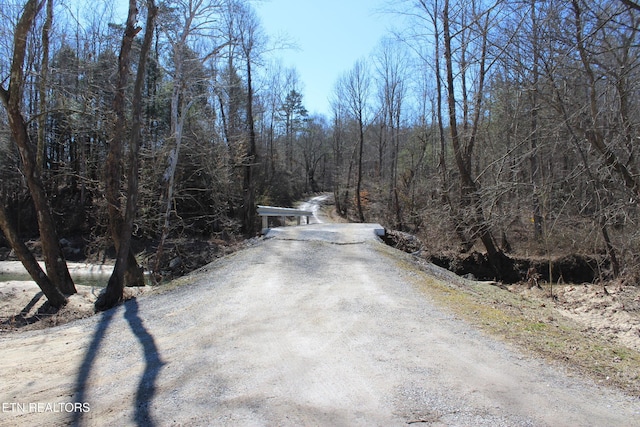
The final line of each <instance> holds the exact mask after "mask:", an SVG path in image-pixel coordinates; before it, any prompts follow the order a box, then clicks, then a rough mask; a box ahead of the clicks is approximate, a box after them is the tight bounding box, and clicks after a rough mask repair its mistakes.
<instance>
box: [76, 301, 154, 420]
mask: <svg viewBox="0 0 640 427" xmlns="http://www.w3.org/2000/svg"><path fill="white" fill-rule="evenodd" d="M123 305H124V308H125V313H124V318H125V319H126V320H127V322H128V323H129V327H130V328H131V330H132V331H133V333H134V334H135V336H136V337H137V338H138V341H139V342H140V344H141V345H142V348H143V350H144V359H145V367H144V372H143V373H142V376H141V377H140V382H139V383H138V390H137V392H136V400H135V402H134V404H135V415H134V420H135V423H136V425H138V426H154V425H155V422H154V421H153V418H152V417H151V414H150V412H149V404H150V401H151V399H152V398H153V395H154V394H155V389H156V384H155V382H156V379H157V377H158V374H159V373H160V369H162V366H163V365H164V363H163V362H162V360H161V359H160V354H159V353H158V347H157V346H156V343H155V340H154V339H153V335H151V334H150V333H149V331H148V330H147V329H146V328H145V327H144V325H143V323H142V319H140V316H138V302H137V301H136V299H135V298H134V299H131V300H129V301H126V302H125V303H124V304H123ZM116 311H117V308H114V309H111V310H107V311H105V312H103V313H102V318H101V319H100V321H99V323H98V327H97V329H96V331H95V333H94V335H93V340H92V341H91V344H90V345H89V348H88V349H87V353H86V355H85V358H84V360H83V361H82V364H81V365H80V369H79V371H78V378H77V380H76V387H75V390H76V395H75V401H76V402H80V403H84V402H86V394H87V382H88V380H89V376H90V374H91V369H92V367H93V364H94V362H95V359H96V356H97V354H98V350H99V349H100V345H101V344H102V341H103V339H104V336H105V333H106V331H107V329H108V327H109V324H110V323H111V321H112V320H113V316H114V314H115V313H116ZM116 345H117V344H116ZM88 403H89V404H91V402H88ZM82 416H83V412H82V411H76V412H74V414H73V420H72V422H71V425H73V426H80V425H82V423H81V421H82Z"/></svg>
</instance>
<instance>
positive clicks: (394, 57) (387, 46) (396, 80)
mask: <svg viewBox="0 0 640 427" xmlns="http://www.w3.org/2000/svg"><path fill="white" fill-rule="evenodd" d="M407 61H408V60H407V57H406V55H405V52H404V51H403V50H402V46H401V45H399V44H394V43H393V42H392V41H391V40H383V42H382V44H381V46H380V50H379V51H378V54H377V55H376V57H375V67H376V71H377V77H378V80H379V85H380V89H379V91H380V98H381V102H382V112H383V114H382V116H383V118H382V121H383V123H384V128H385V129H387V130H388V133H389V135H390V143H391V158H390V159H389V171H390V172H389V184H388V185H389V202H388V203H389V209H390V211H391V212H393V213H394V215H393V217H394V218H395V228H400V229H402V228H403V226H402V223H403V220H402V211H401V206H400V200H399V195H398V155H399V151H400V131H401V120H402V113H403V107H404V105H403V103H404V101H405V95H406V90H407V89H406V84H405V78H406V76H405V72H406V68H407V65H408V64H407Z"/></svg>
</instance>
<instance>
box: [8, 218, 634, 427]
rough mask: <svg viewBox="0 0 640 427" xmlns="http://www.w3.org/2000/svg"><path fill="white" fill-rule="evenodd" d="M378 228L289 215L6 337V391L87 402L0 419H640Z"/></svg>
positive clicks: (463, 422) (12, 397)
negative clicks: (164, 283) (280, 224)
mask: <svg viewBox="0 0 640 427" xmlns="http://www.w3.org/2000/svg"><path fill="white" fill-rule="evenodd" d="M374 228H375V225H353V224H345V225H336V224H326V225H323V224H316V225H310V226H301V227H289V228H283V229H278V231H277V232H275V233H270V234H269V235H268V236H267V238H266V239H264V240H262V241H261V242H259V243H257V244H255V245H253V246H251V247H248V248H247V249H244V250H241V251H239V252H237V253H235V254H232V255H230V256H227V257H225V258H223V259H220V260H217V261H215V262H214V263H212V264H210V265H208V266H206V267H204V268H202V269H200V270H198V271H197V272H195V273H194V274H192V275H191V276H189V277H188V278H187V279H186V280H185V279H182V281H186V282H188V284H186V285H183V286H180V287H177V288H175V289H173V290H171V291H167V292H164V293H162V294H159V295H151V296H144V297H140V298H138V299H135V300H131V301H129V302H127V303H126V304H124V305H123V306H121V307H118V308H117V309H115V310H112V311H109V312H106V313H104V314H101V315H97V316H94V317H93V318H90V319H83V320H80V321H77V322H74V323H71V324H68V325H64V326H61V327H57V328H52V329H49V330H43V331H30V332H26V333H22V334H13V335H6V336H3V337H1V338H0V358H1V359H2V360H3V370H2V382H0V403H5V404H6V403H16V402H22V403H30V402H51V403H56V402H86V403H88V404H89V405H90V411H89V412H86V413H78V412H76V413H71V414H70V413H66V412H58V413H52V412H48V413H44V412H37V411H22V412H21V411H16V410H11V411H3V412H0V425H6V426H10V425H11V426H14V425H30V426H32V425H66V424H68V423H69V422H76V423H77V424H79V425H103V424H106V423H109V424H113V425H161V426H165V425H167V426H168V425H281V426H289V425H291V426H294V425H296V426H297V425H327V426H329V425H331V426H334V425H407V424H417V425H433V426H440V425H442V426H445V425H446V426H469V425H474V426H500V425H504V426H544V425H572V426H580V425H628V426H632V425H640V422H639V421H638V420H640V402H638V400H637V398H635V399H634V398H631V397H628V396H625V395H623V394H621V393H619V392H617V391H615V390H610V389H606V388H604V387H598V386H596V385H595V384H593V383H590V382H588V381H583V380H581V379H579V378H571V377H568V376H567V375H565V374H564V373H563V372H561V371H559V370H558V368H555V367H551V366H549V365H547V364H545V363H544V362H543V361H541V360H537V359H533V358H530V357H527V356H524V355H522V354H519V353H518V352H516V351H515V350H513V349H510V348H509V347H507V346H506V345H504V344H502V343H501V342H498V341H495V340H493V339H491V338H489V337H487V336H486V335H484V334H483V333H481V332H479V331H477V330H475V329H473V328H472V327H470V326H469V325H467V324H466V323H464V322H462V321H460V320H458V319H457V318H455V317H454V316H453V315H452V314H450V313H448V312H446V311H444V310H441V309H439V308H438V307H436V306H435V305H433V304H432V303H431V302H430V301H428V300H427V299H426V298H425V296H424V295H423V294H422V293H420V292H419V290H418V286H417V284H418V283H419V282H420V281H424V280H426V279H427V276H426V275H424V274H421V273H416V272H415V271H413V272H409V271H408V270H405V269H404V268H403V267H402V265H403V263H402V262H401V260H402V259H404V258H403V257H404V254H400V253H399V252H396V251H395V250H393V249H391V248H389V247H386V246H385V245H383V244H382V243H380V242H379V241H378V240H377V238H376V237H375V236H374V234H373V229H374ZM430 280H432V279H430ZM5 408H6V405H5Z"/></svg>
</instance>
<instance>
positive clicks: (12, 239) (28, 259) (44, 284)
mask: <svg viewBox="0 0 640 427" xmlns="http://www.w3.org/2000/svg"><path fill="white" fill-rule="evenodd" d="M0 230H2V233H3V234H4V235H5V237H6V238H7V240H8V241H9V245H11V248H12V249H13V250H14V252H15V253H16V255H17V257H18V259H19V260H20V261H21V262H22V265H24V268H25V269H26V270H27V272H29V275H30V276H31V278H32V279H33V280H34V281H35V282H36V284H37V285H38V287H40V289H41V290H42V293H43V294H44V296H45V297H47V300H49V304H51V306H52V307H55V308H60V307H62V306H64V305H65V304H66V303H67V299H66V298H65V296H64V295H63V294H62V293H61V292H60V290H58V288H56V287H55V285H54V284H53V283H51V280H49V277H48V276H47V275H46V274H45V272H44V271H42V268H40V264H38V261H36V259H35V257H34V256H33V254H32V253H31V252H30V251H29V249H28V248H27V247H26V245H25V244H24V242H23V241H22V240H20V238H19V237H18V233H17V232H16V228H15V226H14V224H13V223H12V222H11V221H10V219H9V217H8V215H7V212H6V211H5V208H4V206H3V205H2V204H0Z"/></svg>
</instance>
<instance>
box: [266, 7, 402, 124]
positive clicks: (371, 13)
mask: <svg viewBox="0 0 640 427" xmlns="http://www.w3.org/2000/svg"><path fill="white" fill-rule="evenodd" d="M387 2H388V1H386V0H268V1H264V2H257V3H255V4H254V5H255V7H256V10H257V12H258V15H259V16H260V19H261V21H262V24H263V27H264V29H265V30H266V32H267V34H268V35H269V36H270V37H276V36H278V35H287V36H288V38H289V40H290V41H291V42H294V43H295V44H296V45H297V46H298V47H299V49H298V50H280V51H276V52H274V53H273V55H274V56H276V57H281V58H282V60H283V65H284V66H285V67H294V68H296V70H297V71H298V75H299V77H300V80H301V83H302V92H303V104H304V106H305V107H306V108H307V110H308V111H309V112H310V113H312V114H313V113H320V114H325V115H330V111H331V110H330V105H329V100H328V98H329V97H330V96H331V94H332V91H333V88H334V86H335V82H336V80H337V79H338V78H339V77H340V76H341V75H342V74H343V73H344V72H346V71H348V70H349V69H351V68H352V67H353V65H354V64H355V62H356V61H357V60H358V59H361V58H365V57H367V56H369V54H370V53H371V52H372V51H373V49H374V47H375V46H376V45H377V44H378V42H379V41H380V39H381V38H382V37H383V36H384V35H386V34H387V33H388V31H387V29H388V27H390V21H392V19H393V17H392V16H390V15H384V14H382V13H379V12H378V10H379V9H381V8H382V6H384V4H385V3H387Z"/></svg>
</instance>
